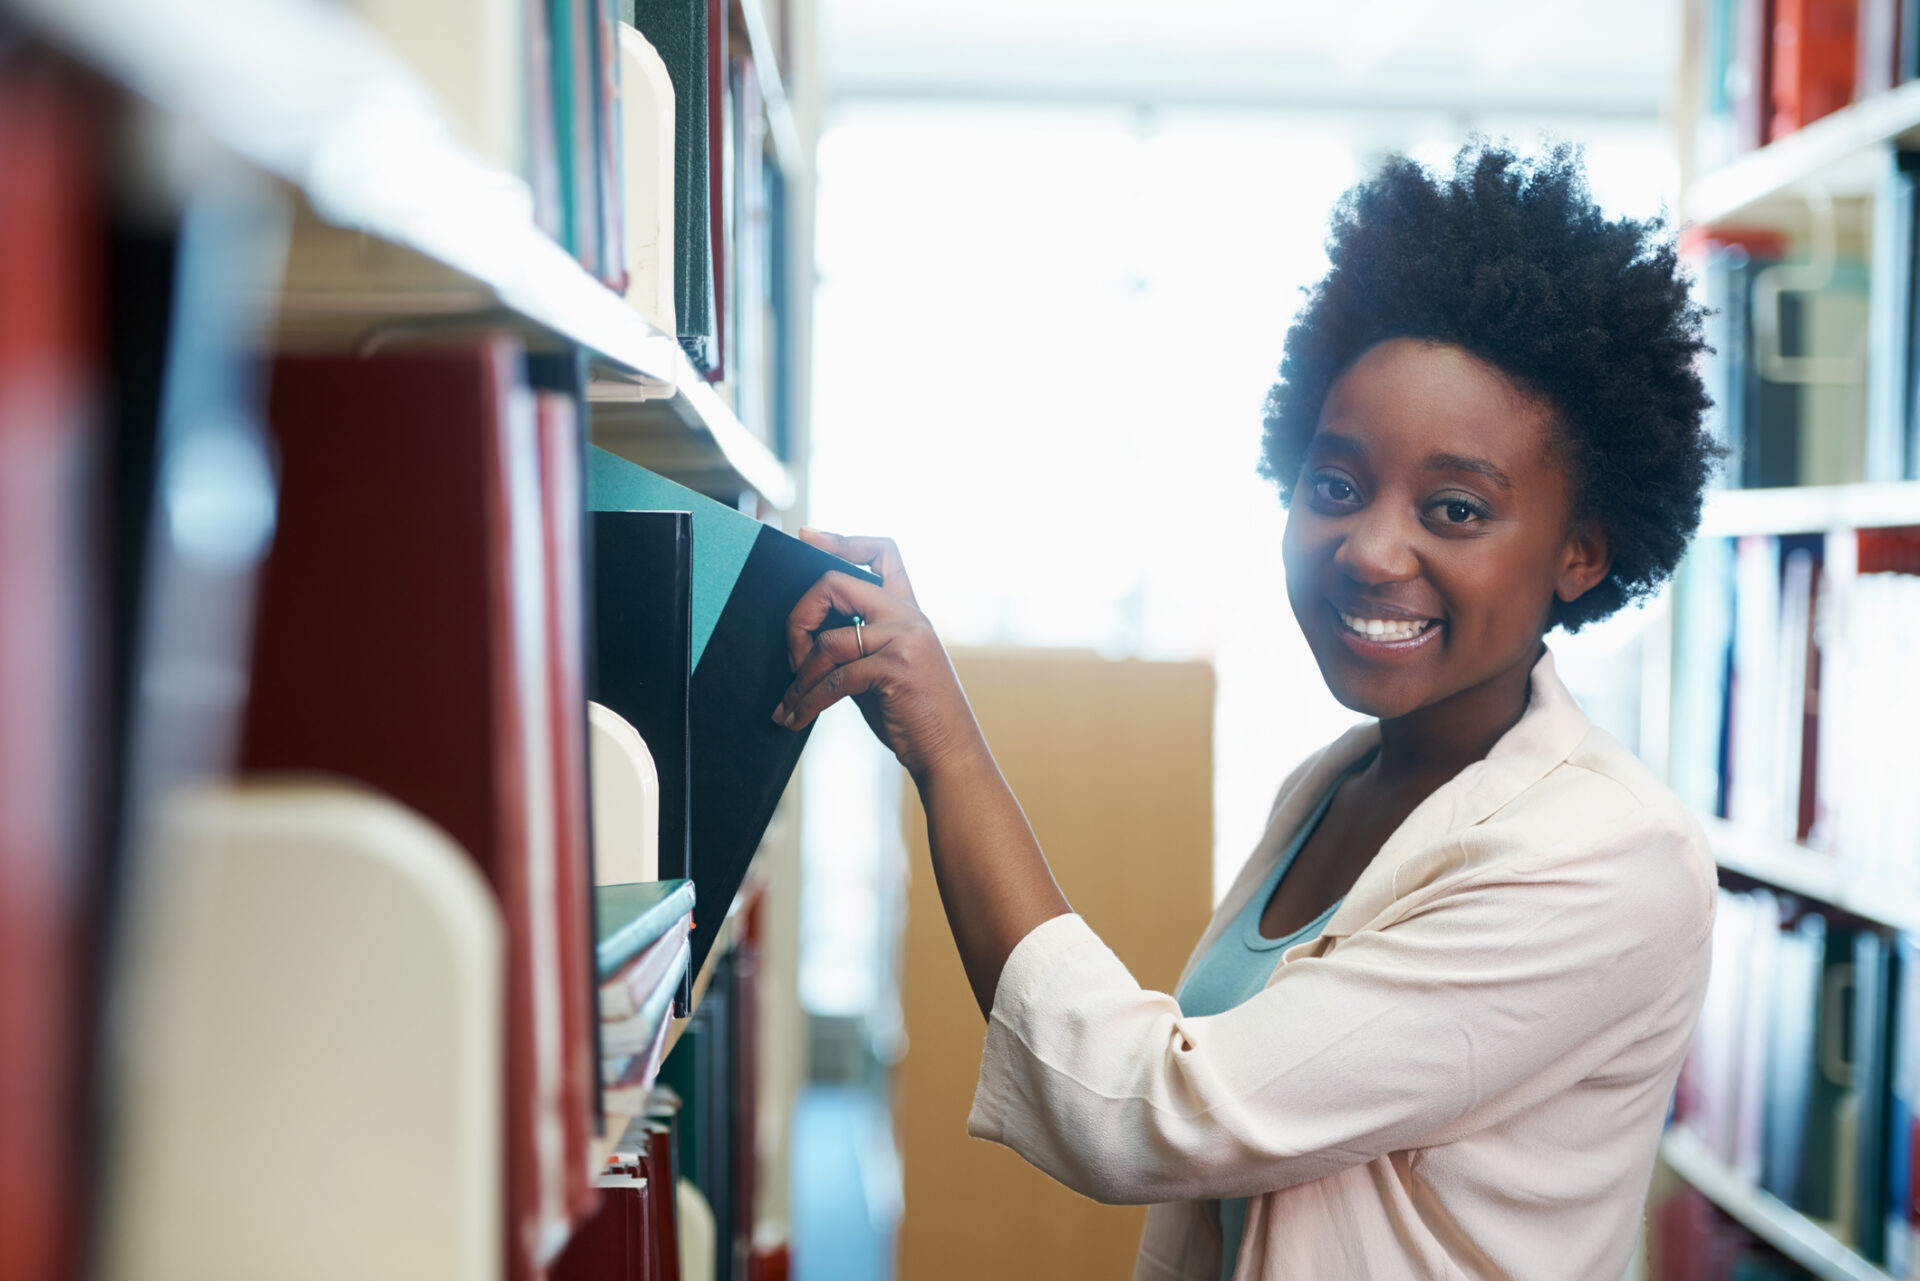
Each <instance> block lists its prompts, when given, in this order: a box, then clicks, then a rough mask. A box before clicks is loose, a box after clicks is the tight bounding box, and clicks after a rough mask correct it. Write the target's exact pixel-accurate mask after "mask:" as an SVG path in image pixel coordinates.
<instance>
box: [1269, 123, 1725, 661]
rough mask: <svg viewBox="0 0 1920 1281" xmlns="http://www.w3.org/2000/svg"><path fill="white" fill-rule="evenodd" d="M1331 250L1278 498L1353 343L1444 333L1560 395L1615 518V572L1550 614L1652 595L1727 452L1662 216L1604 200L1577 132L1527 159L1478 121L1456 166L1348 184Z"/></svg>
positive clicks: (1610, 520)
mask: <svg viewBox="0 0 1920 1281" xmlns="http://www.w3.org/2000/svg"><path fill="white" fill-rule="evenodd" d="M1327 254H1328V257H1329V259H1330V260H1331V263H1332V265H1331V267H1330V268H1329V270H1328V272H1327V274H1326V276H1325V277H1324V278H1323V279H1322V280H1321V281H1320V283H1319V284H1317V285H1315V286H1314V287H1313V288H1312V289H1311V290H1310V291H1309V292H1308V295H1307V300H1306V302H1305V304H1304V306H1302V308H1301V310H1300V312H1299V314H1298V315H1297V316H1296V318H1295V319H1294V322H1293V325H1292V327H1291V328H1290V329H1289V330H1288V332H1287V338H1286V348H1285V355H1284V356H1283V358H1282V360H1281V364H1280V378H1279V381H1278V382H1277V383H1275V384H1274V386H1273V389H1272V390H1271V391H1270V392H1268V393H1267V400H1266V413H1265V435H1264V442H1263V443H1264V457H1263V459H1262V461H1261V465H1260V471H1261V474H1263V475H1264V476H1266V477H1268V478H1269V479H1271V480H1273V481H1274V482H1275V483H1277V484H1278V485H1279V487H1280V500H1281V502H1282V503H1283V504H1289V505H1290V504H1291V502H1292V499H1293V488H1294V484H1295V482H1296V481H1297V479H1298V478H1299V475H1300V468H1301V463H1302V460H1303V458H1304V456H1305V454H1306V450H1307V442H1308V440H1309V439H1311V437H1312V436H1313V432H1314V427H1315V424H1316V423H1317V422H1318V420H1319V417H1320V409H1321V405H1322V403H1323V402H1324V401H1325V400H1326V397H1327V392H1328V390H1329V389H1330V388H1331V387H1332V385H1333V383H1334V381H1335V380H1336V379H1338V378H1339V377H1340V375H1341V374H1342V373H1343V372H1344V371H1345V370H1346V369H1347V368H1348V367H1349V366H1350V365H1352V364H1353V362H1354V361H1355V360H1357V359H1359V357H1360V356H1361V355H1362V354H1364V353H1365V352H1366V351H1367V350H1368V349H1369V348H1371V347H1373V346H1374V345H1375V344H1377V343H1380V342H1383V341H1385V340H1387V339H1389V338H1417V339H1424V340H1426V341H1429V342H1436V343H1447V344H1450V345H1453V346H1457V347H1460V348H1462V349H1464V350H1466V351H1468V352H1471V353H1472V354H1473V355H1475V356H1477V357H1479V358H1480V359H1482V360H1484V361H1486V362H1488V363H1489V364H1491V365H1493V366H1494V367H1495V368H1496V369H1498V370H1500V371H1501V373H1502V374H1504V375H1505V376H1506V378H1507V379H1508V380H1509V381H1510V382H1511V383H1512V384H1513V385H1514V386H1515V387H1516V388H1517V389H1518V390H1519V391H1521V392H1522V393H1523V394H1525V395H1527V396H1529V397H1532V398H1534V399H1536V400H1538V401H1540V402H1542V403H1543V404H1545V405H1546V406H1548V407H1549V409H1550V410H1551V411H1552V413H1553V421H1554V425H1555V427H1554V437H1553V439H1552V441H1551V442H1550V444H1551V445H1552V447H1553V448H1554V451H1555V453H1556V455H1557V456H1558V457H1559V458H1560V459H1561V460H1562V462H1563V464H1564V465H1565V466H1566V467H1567V469H1568V475H1569V478H1570V480H1571V484H1572V492H1573V494H1574V510H1573V511H1572V512H1571V513H1570V516H1571V517H1572V518H1573V519H1575V520H1582V519H1597V520H1598V521H1599V522H1600V526H1601V528H1603V529H1604V530H1605V532H1606V538H1607V546H1608V548H1609V550H1610V551H1611V553H1612V557H1613V559H1612V565H1611V568H1610V569H1609V571H1608V574H1607V576H1606V578H1604V579H1602V580H1601V581H1600V582H1599V583H1597V584H1596V585H1595V586H1594V587H1593V588H1592V589H1591V590H1589V591H1587V592H1586V593H1585V594H1584V595H1582V596H1580V597H1579V598H1578V599H1576V600H1573V601H1561V600H1557V599H1556V600H1555V601H1554V603H1553V612H1552V615H1551V616H1550V620H1549V628H1551V627H1553V626H1559V627H1564V628H1565V629H1566V630H1568V631H1570V632H1571V631H1578V630H1579V629H1580V628H1581V627H1582V626H1584V625H1585V624H1587V623H1590V622H1594V621H1596V620H1598V619H1602V618H1605V617H1607V616H1608V615H1610V614H1612V613H1614V612H1615V611H1616V610H1618V609H1620V608H1621V607H1622V606H1623V605H1626V604H1627V603H1629V602H1631V601H1635V600H1640V599H1643V598H1645V597H1647V596H1649V595H1651V594H1652V593H1653V592H1654V590H1655V589H1657V588H1658V587H1659V586H1660V584H1661V583H1662V582H1663V581H1665V580H1666V578H1667V577H1668V576H1669V575H1670V574H1671V573H1672V572H1673V569H1674V566H1675V565H1676V564H1678V563H1679V560H1680V556H1681V554H1682V553H1683V552H1684V551H1685V550H1686V546H1687V541H1688V540H1689V539H1690V538H1691V537H1692V536H1693V532H1694V530H1695V529H1696V528H1697V527H1698V526H1699V523H1700V507H1701V501H1702V498H1703V491H1704V490H1705V488H1706V485H1707V480H1708V477H1709V474H1710V472H1711V470H1712V468H1713V466H1714V464H1715V462H1716V461H1717V460H1718V459H1719V458H1721V457H1722V456H1724V455H1725V453H1726V450H1725V448H1724V447H1722V446H1720V445H1718V444H1717V443H1715V442H1714V441H1713V439H1712V438H1711V436H1710V435H1709V434H1708V433H1707V432H1706V431H1705V430H1704V429H1703V427H1702V416H1703V414H1704V412H1705V410H1706V409H1707V407H1708V405H1709V403H1710V402H1709V401H1708V399H1707V395H1706V391H1705V389H1704V387H1703V386H1702V385H1701V381H1700V376H1699V373H1698V372H1697V370H1696V362H1697V360H1698V358H1699V356H1700V355H1701V353H1702V352H1703V351H1705V350H1707V348H1706V344H1705V342H1704V341H1703V339H1702V336H1701V320H1702V316H1703V312H1702V309H1701V308H1700V306H1699V305H1698V304H1697V303H1695V302H1693V301H1692V299H1691V298H1690V296H1689V293H1688V282H1687V279H1686V276H1685V274H1684V273H1683V272H1682V271H1681V270H1680V266H1679V259H1678V252H1677V249H1676V247H1675V244H1674V242H1673V239H1672V238H1671V237H1670V236H1669V235H1668V234H1667V228H1666V223H1665V222H1664V221H1663V220H1662V219H1659V218H1652V219H1647V220H1644V221H1638V220H1635V219H1631V218H1620V219H1609V218H1607V217H1606V215H1604V214H1603V213H1602V212H1601V211H1600V209H1599V207H1598V206H1597V205H1595V203H1594V201H1593V197H1592V196H1591V195H1590V194H1589V192H1588V189H1587V182H1586V175H1585V172H1584V169H1583V166H1582V162H1581V156H1580V152H1579V151H1578V149H1577V148H1575V147H1574V146H1572V145H1571V144H1566V143H1561V144H1558V145H1556V146H1554V147H1552V148H1551V149H1550V150H1549V151H1547V153H1546V154H1545V155H1543V156H1540V157H1538V158H1534V159H1525V158H1522V157H1520V156H1518V155H1516V154H1515V153H1514V152H1513V151H1512V150H1511V149H1509V148H1508V147H1507V146H1505V145H1495V144H1490V143H1488V142H1486V141H1484V140H1477V141H1475V142H1472V143H1469V144H1468V145H1467V146H1466V147H1464V148H1462V149H1461V150H1460V152H1459V154H1458V155H1456V156H1455V158H1454V161H1453V168H1452V172H1451V174H1447V173H1444V172H1441V173H1431V172H1429V171H1428V170H1426V169H1424V168H1422V167H1421V166H1420V165H1418V164H1416V163H1414V162H1413V161H1411V160H1409V159H1406V158H1405V157H1400V156H1396V157H1393V158H1391V159H1390V160H1389V161H1388V162H1387V163H1386V164H1385V166H1384V167H1383V168H1382V169H1381V170H1380V171H1379V172H1378V173H1377V174H1375V175H1374V176H1373V177H1371V178H1369V179H1367V180H1366V181H1364V182H1362V183H1360V184H1359V185H1357V186H1355V187H1354V188H1353V189H1351V190H1350V191H1348V192H1347V193H1346V195H1345V196H1343V197H1342V198H1341V200H1340V203H1339V205H1338V206H1337V207H1336V208H1335V210H1334V214H1333V229H1332V234H1331V236H1330V237H1329V239H1328V242H1327Z"/></svg>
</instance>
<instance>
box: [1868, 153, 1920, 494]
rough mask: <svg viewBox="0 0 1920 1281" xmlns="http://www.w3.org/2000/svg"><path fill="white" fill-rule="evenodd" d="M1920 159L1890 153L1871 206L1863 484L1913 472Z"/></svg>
mask: <svg viewBox="0 0 1920 1281" xmlns="http://www.w3.org/2000/svg"><path fill="white" fill-rule="evenodd" d="M1916 183H1920V153H1916V152H1912V151H1897V150H1896V151H1893V152H1891V153H1889V154H1888V155H1887V156H1886V157H1885V159H1884V161H1883V166H1882V168H1881V170H1880V175H1879V179H1878V182H1877V185H1876V188H1875V192H1874V201H1873V227H1872V231H1873V244H1874V252H1873V255H1872V257H1871V259H1870V260H1869V267H1868V272H1869V276H1870V280H1869V287H1868V306H1869V308H1870V309H1871V317H1870V320H1871V323H1870V324H1869V326H1868V335H1869V339H1870V346H1869V347H1868V351H1867V379H1868V385H1867V405H1866V426H1865V439H1864V441H1862V443H1861V459H1860V471H1861V475H1862V477H1863V478H1864V479H1866V480H1900V479H1903V478H1905V477H1906V476H1908V475H1909V474H1911V473H1910V472H1909V471H1908V463H1907V444H1906V438H1907V436H1908V434H1909V424H1910V423H1911V422H1912V421H1913V416H1914V412H1915V370H1914V358H1915V353H1916V348H1915V343H1914V335H1915V330H1914V323H1913V321H1914V315H1913V309H1914V303H1915V295H1914V284H1915V280H1916V276H1915V272H1916V266H1917V264H1916V258H1915V253H1914V248H1915V238H1916V236H1920V199H1916Z"/></svg>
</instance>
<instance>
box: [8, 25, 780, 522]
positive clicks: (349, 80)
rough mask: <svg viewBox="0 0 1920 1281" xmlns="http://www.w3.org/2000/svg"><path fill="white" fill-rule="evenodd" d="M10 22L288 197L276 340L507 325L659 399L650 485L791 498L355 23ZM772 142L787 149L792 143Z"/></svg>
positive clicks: (763, 458)
mask: <svg viewBox="0 0 1920 1281" xmlns="http://www.w3.org/2000/svg"><path fill="white" fill-rule="evenodd" d="M15 8H16V10H17V11H18V12H19V13H21V14H22V15H23V16H24V17H25V18H27V19H28V20H29V21H30V22H31V23H32V24H34V26H35V28H36V29H37V30H38V31H39V32H40V33H41V34H42V35H43V36H44V37H45V38H46V39H47V40H48V41H49V42H50V43H53V44H55V45H57V46H59V47H61V48H63V49H65V50H66V51H67V52H68V53H70V54H72V55H73V56H74V57H76V58H78V59H80V60H81V61H82V62H85V63H87V64H88V65H90V66H92V67H94V68H95V69H97V70H98V71H100V72H102V73H103V74H105V75H107V76H108V77H110V78H112V79H114V80H115V81H117V82H118V83H120V84H121V85H123V86H125V87H126V88H127V89H128V90H130V91H131V92H132V93H134V94H135V95H137V96H139V97H141V98H144V99H146V100H147V101H149V102H150V103H152V104H154V105H155V106H157V107H159V108H160V109H161V110H163V111H165V112H167V113H169V114H170V115H173V116H175V117H178V118H179V119H181V120H183V121H185V122H186V123H188V124H190V125H191V126H193V127H195V128H197V129H199V130H201V131H203V132H204V133H205V134H206V135H207V136H208V137H210V138H211V139H212V140H213V141H214V142H216V143H218V144H219V145H220V146H222V147H224V148H226V149H227V150H228V151H230V152H232V153H233V154H234V155H236V156H238V157H239V158H240V159H241V160H242V161H244V162H246V163H247V164H249V165H251V166H253V167H255V168H257V169H259V170H260V171H262V172H264V173H266V174H268V175H271V176H272V177H274V178H277V179H279V180H280V181H282V182H284V183H286V184H287V185H288V186H289V187H290V188H292V190H293V191H294V192H295V193H297V195H298V197H299V204H300V210H299V215H298V217H297V218H296V221H295V235H294V238H293V243H292V245H291V248H290V250H289V255H288V262H287V275H286V279H285V281H283V282H262V287H263V288H271V289H277V290H278V291H279V294H280V297H279V307H278V313H279V314H278V320H277V325H278V334H277V336H278V338H279V339H280V340H281V341H282V342H284V343H287V344H289V345H303V344H306V345H310V344H314V343H335V344H337V343H341V342H351V343H355V344H362V345H364V344H368V343H372V342H376V341H378V340H379V339H380V338H381V337H382V336H384V335H386V334H389V333H412V332H421V331H430V330H447V329H458V328H461V327H471V326H473V325H478V324H492V325H500V324H507V325H510V326H513V327H516V328H519V329H520V330H521V331H522V332H523V333H524V334H526V336H527V337H528V339H529V341H531V342H533V343H535V344H536V345H540V344H550V343H553V342H554V341H556V340H558V341H561V342H566V343H572V344H577V345H578V346H580V347H582V348H584V349H586V350H587V351H589V352H590V353H592V354H593V357H594V360H595V364H596V367H597V373H598V375H599V376H600V377H601V378H603V379H604V380H605V381H606V382H607V383H608V384H609V385H616V384H624V385H625V388H626V392H625V394H626V395H627V396H628V397H630V398H633V399H635V400H640V399H644V400H646V401H659V402H662V405H661V406H660V408H659V410H658V412H656V413H655V414H654V419H655V422H654V427H653V431H654V435H655V437H656V438H659V437H661V436H662V434H663V433H665V432H670V431H671V430H672V429H673V428H674V427H675V426H676V425H677V427H678V429H679V438H678V439H673V440H671V441H670V442H668V443H666V444H659V447H657V448H655V449H654V450H653V456H654V457H655V458H656V459H659V458H671V459H673V460H676V461H675V464H674V465H673V466H672V467H669V466H666V465H662V468H661V469H662V470H665V471H668V473H669V474H671V475H673V476H674V477H675V478H676V479H688V480H692V481H696V482H697V483H700V484H701V487H703V488H705V489H708V490H709V491H723V490H725V489H727V488H729V487H733V488H736V489H738V488H751V489H753V490H754V491H756V492H757V493H759V494H760V496H761V497H762V498H764V499H765V500H766V501H767V502H768V503H769V504H771V505H772V506H774V507H785V506H787V505H788V504H790V503H791V502H792V501H793V498H794V494H795V492H796V488H795V485H794V482H793V477H792V476H791V474H790V473H789V472H788V471H787V469H786V467H785V466H784V465H782V464H781V462H780V460H779V459H778V458H777V457H775V455H774V454H773V452H772V451H771V450H770V449H768V448H767V447H766V446H765V445H764V444H763V443H761V442H760V441H759V440H758V439H756V438H755V437H754V436H753V435H752V433H750V432H748V431H747V430H746V428H745V427H743V426H742V425H741V424H740V421H739V419H738V418H737V417H736V416H735V415H734V414H733V413H732V411H731V410H729V409H728V408H727V406H726V404H725V403H724V402H723V401H722V400H721V399H720V397H719V396H717V395H715V394H714V393H713V391H712V389H711V388H710V387H708V386H707V384H706V382H705V381H704V380H703V379H701V378H700V377H699V376H698V374H697V373H696V372H695V371H694V370H693V369H692V368H691V367H690V366H689V365H688V363H687V360H686V357H685V356H684V354H683V353H682V352H681V350H680V345H679V343H678V342H677V341H676V340H675V338H674V336H673V335H670V334H666V333H663V332H661V331H660V330H658V329H656V328H655V327H654V326H652V325H651V324H649V323H648V322H647V321H646V320H644V319H643V318H642V317H641V316H640V315H639V313H638V312H636V311H634V310H633V309H632V308H631V307H629V306H627V304H626V302H625V300H623V299H622V298H621V297H620V296H619V295H618V294H615V293H614V292H613V291H612V290H610V289H608V288H607V287H606V286H604V285H602V284H601V283H600V282H599V281H598V280H596V279H595V278H594V277H593V276H592V275H590V274H589V273H588V272H587V271H586V270H585V269H584V268H583V267H582V266H581V265H580V264H579V263H578V262H577V261H575V260H574V258H573V257H572V256H571V255H570V254H568V253H567V252H566V250H564V249H562V248H561V247H560V246H559V245H558V244H556V243H554V241H553V240H552V239H551V238H550V237H549V236H547V235H546V234H545V233H544V232H543V231H541V229H540V228H539V226H538V225H537V224H535V222H534V220H533V200H532V196H531V194H530V193H529V191H528V189H527V187H526V184H525V183H524V182H522V181H521V180H520V179H519V178H518V177H517V176H515V175H513V174H510V173H507V172H504V171H502V170H500V169H497V168H494V167H492V166H490V165H488V164H486V163H484V162H483V161H481V160H480V159H479V158H478V157H476V156H474V155H473V154H472V153H471V152H469V151H468V150H467V149H466V148H465V147H463V146H462V145H461V144H460V143H459V142H458V141H457V140H456V139H455V138H454V137H453V135H452V133H451V132H450V130H449V128H448V126H447V123H446V121H445V119H444V117H443V116H442V115H441V113H440V111H439V108H438V107H437V106H436V104H435V103H434V101H433V99H432V96H431V95H430V94H429V93H428V92H427V90H426V89H425V87H424V86H422V85H421V84H420V82H419V80H418V79H417V78H416V77H415V76H414V75H413V73H412V71H411V70H410V69H409V68H408V67H407V66H406V65H405V64H404V63H403V62H401V60H400V59H399V58H398V57H396V56H395V55H394V54H393V53H392V52H391V51H390V50H389V49H387V48H386V47H385V46H384V45H383V44H382V43H381V42H380V41H379V39H378V38H376V37H375V36H374V35H373V33H372V32H370V31H369V30H368V29H367V28H366V27H365V26H364V24H362V23H361V22H360V21H359V19H358V18H357V17H356V16H355V15H354V14H352V13H351V12H349V11H347V10H345V9H343V8H341V7H338V6H336V5H333V4H329V3H324V2H322V0H149V3H146V4H142V5H140V6H138V7H136V8H133V9H129V8H127V7H126V6H125V5H120V4H112V3H108V2H107V0H16V4H15ZM759 26H760V29H761V34H762V39H763V41H764V37H765V31H764V23H760V24H759ZM757 55H758V50H756V56H757ZM776 74H777V73H776ZM770 100H771V97H770ZM780 104H781V110H783V111H784V110H785V97H784V94H783V95H781V97H780ZM788 133H789V135H791V117H790V116H789V117H788ZM776 145H777V146H779V145H785V146H790V147H791V148H792V149H793V150H794V151H795V152H796V153H797V151H798V147H799V144H798V140H797V135H791V136H789V137H788V139H787V142H786V143H784V144H783V143H779V142H776Z"/></svg>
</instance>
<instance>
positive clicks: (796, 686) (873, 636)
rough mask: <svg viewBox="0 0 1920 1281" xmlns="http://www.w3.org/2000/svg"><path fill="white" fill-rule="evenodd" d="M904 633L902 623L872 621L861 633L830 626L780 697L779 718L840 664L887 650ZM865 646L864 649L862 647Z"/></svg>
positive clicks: (777, 712)
mask: <svg viewBox="0 0 1920 1281" xmlns="http://www.w3.org/2000/svg"><path fill="white" fill-rule="evenodd" d="M899 634H900V626H899V624H879V625H876V624H873V623H868V624H866V625H865V626H863V627H862V628H861V629H860V630H859V631H858V632H856V631H855V630H854V629H853V628H851V627H830V628H828V629H827V630H826V631H824V632H821V633H820V634H819V635H817V636H815V637H814V638H813V648H811V649H810V650H808V651H807V656H806V657H805V658H803V659H802V660H801V661H800V665H799V667H798V668H796V669H795V671H794V674H793V684H792V685H790V686H788V688H787V693H786V696H785V697H784V698H782V699H781V700H780V709H779V710H777V711H776V712H775V713H774V717H773V718H774V719H775V720H781V719H782V715H781V713H782V712H783V711H787V710H791V709H792V708H793V707H794V706H796V705H797V704H798V703H799V702H800V699H801V697H802V696H803V695H805V694H806V693H807V692H808V691H809V690H811V689H812V688H813V687H814V686H816V685H818V684H819V683H820V682H821V681H823V680H825V679H826V678H827V676H828V674H829V673H831V672H832V671H833V670H834V669H835V668H836V667H843V666H845V665H847V664H849V663H857V662H859V661H860V660H861V659H863V658H871V657H873V656H874V655H875V654H878V653H879V652H880V651H881V650H883V649H885V648H886V647H887V646H888V645H889V644H890V643H892V641H893V640H894V639H895V638H896V637H898V636H899ZM863 645H864V646H865V649H864V651H863V650H862V648H861V647H862V646H863Z"/></svg>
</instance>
